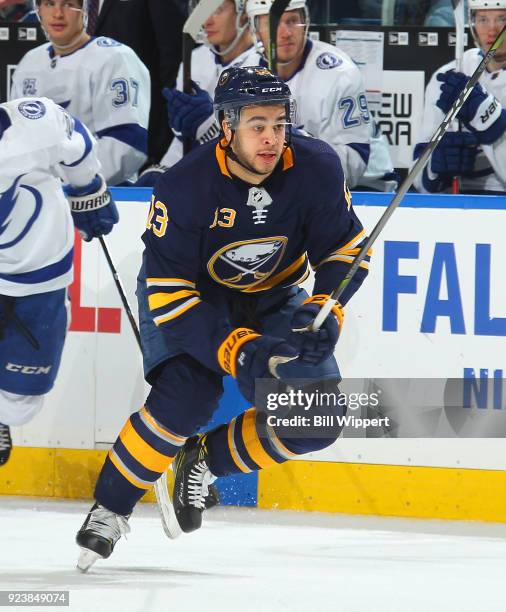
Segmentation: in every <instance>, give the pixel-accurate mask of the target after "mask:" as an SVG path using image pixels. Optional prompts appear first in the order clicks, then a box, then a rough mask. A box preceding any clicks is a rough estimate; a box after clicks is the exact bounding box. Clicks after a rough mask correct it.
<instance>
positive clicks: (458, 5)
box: [452, 0, 465, 194]
mask: <svg viewBox="0 0 506 612" xmlns="http://www.w3.org/2000/svg"><path fill="white" fill-rule="evenodd" d="M452 4H453V16H454V19H455V71H456V72H462V59H463V55H464V46H465V43H464V28H465V7H464V0H452ZM458 131H459V132H460V131H461V125H460V120H459V121H458ZM452 193H453V194H458V193H460V180H459V177H458V176H454V177H453V179H452Z"/></svg>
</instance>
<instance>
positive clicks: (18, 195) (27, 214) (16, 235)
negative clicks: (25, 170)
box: [0, 174, 42, 250]
mask: <svg viewBox="0 0 506 612" xmlns="http://www.w3.org/2000/svg"><path fill="white" fill-rule="evenodd" d="M23 176H24V174H22V175H21V176H18V178H17V179H16V180H15V181H14V183H13V184H12V185H11V186H10V187H9V189H7V191H5V192H4V193H0V250H1V249H8V248H10V247H12V246H14V245H15V244H17V243H18V242H20V241H21V240H23V238H24V237H25V236H26V234H27V233H28V232H29V231H30V229H31V227H32V225H33V224H34V223H35V221H36V220H37V217H38V216H39V214H40V210H41V208H42V196H41V194H40V193H39V192H38V191H37V190H36V189H34V188H33V187H31V186H30V185H19V189H18V184H19V181H20V180H21V179H22V178H23ZM18 200H19V202H18ZM16 204H19V205H18V206H16Z"/></svg>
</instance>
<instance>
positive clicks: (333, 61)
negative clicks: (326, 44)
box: [316, 51, 343, 70]
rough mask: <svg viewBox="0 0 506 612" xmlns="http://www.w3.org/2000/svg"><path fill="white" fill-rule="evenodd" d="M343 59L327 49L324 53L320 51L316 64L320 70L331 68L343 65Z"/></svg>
mask: <svg viewBox="0 0 506 612" xmlns="http://www.w3.org/2000/svg"><path fill="white" fill-rule="evenodd" d="M342 63H343V60H342V59H341V58H340V57H337V55H334V54H333V53H329V52H328V51H325V52H324V53H320V55H319V56H318V57H317V58H316V65H317V67H318V68H320V70H331V69H332V68H337V67H338V66H341V64H342Z"/></svg>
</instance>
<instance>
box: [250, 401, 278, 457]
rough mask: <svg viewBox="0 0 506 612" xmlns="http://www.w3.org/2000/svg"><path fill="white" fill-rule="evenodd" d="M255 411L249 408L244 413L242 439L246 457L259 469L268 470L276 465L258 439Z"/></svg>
mask: <svg viewBox="0 0 506 612" xmlns="http://www.w3.org/2000/svg"><path fill="white" fill-rule="evenodd" d="M256 412H257V411H256V410H255V409H254V408H250V409H249V410H246V412H245V413H244V418H243V421H242V432H241V433H242V439H243V442H244V446H245V447H246V451H247V452H248V455H249V456H250V457H251V459H253V461H254V462H255V463H256V464H257V465H258V467H259V468H268V467H271V466H272V465H277V461H275V460H274V459H273V458H272V457H270V456H269V455H268V454H267V453H266V451H265V449H264V447H263V446H262V443H261V442H260V438H259V437H258V433H257V428H256Z"/></svg>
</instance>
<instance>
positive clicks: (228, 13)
mask: <svg viewBox="0 0 506 612" xmlns="http://www.w3.org/2000/svg"><path fill="white" fill-rule="evenodd" d="M195 4H196V1H195V0H194V1H193V2H190V7H189V10H190V12H191V10H192V9H193V5H195ZM203 42H204V44H203V45H201V46H200V47H197V48H196V49H194V50H193V52H192V60H191V65H192V79H193V82H194V85H193V87H194V94H193V95H190V94H186V93H184V92H183V64H181V66H180V67H179V73H178V77H177V84H176V87H174V88H173V89H168V88H165V89H164V91H163V93H164V96H165V97H166V98H167V109H168V111H169V122H170V126H171V128H172V130H173V131H174V134H175V136H176V138H174V139H173V140H172V142H171V144H170V147H169V149H168V151H167V153H166V155H165V156H164V157H163V159H162V161H161V165H160V166H158V167H150V168H148V169H147V170H146V171H145V173H144V174H143V176H142V177H141V179H140V181H139V182H138V183H137V185H139V186H142V185H149V186H153V185H154V183H155V182H156V179H157V178H158V177H159V175H160V174H161V173H162V172H164V171H165V170H166V169H167V168H168V167H170V166H173V165H174V164H175V163H176V162H178V161H179V160H180V159H181V157H182V156H183V145H182V140H183V139H185V138H188V139H190V140H191V141H194V142H197V143H198V144H202V143H204V142H208V141H209V140H211V139H213V138H216V137H217V136H218V134H219V132H220V130H219V128H218V125H217V124H216V120H215V118H214V113H213V102H212V96H213V94H214V88H215V87H216V83H217V82H218V77H219V76H220V74H221V72H222V71H223V70H224V69H225V68H226V67H230V66H257V65H258V63H259V62H260V55H259V54H258V53H257V51H256V48H255V45H254V43H253V37H252V35H251V33H250V31H249V29H248V18H247V16H246V0H225V1H224V2H223V4H222V5H221V6H220V7H218V9H217V11H216V12H215V13H214V14H213V15H211V17H209V19H208V20H207V21H206V22H205V23H204V24H203Z"/></svg>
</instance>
